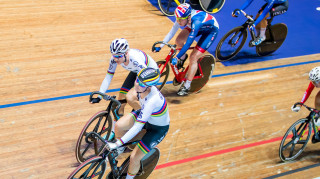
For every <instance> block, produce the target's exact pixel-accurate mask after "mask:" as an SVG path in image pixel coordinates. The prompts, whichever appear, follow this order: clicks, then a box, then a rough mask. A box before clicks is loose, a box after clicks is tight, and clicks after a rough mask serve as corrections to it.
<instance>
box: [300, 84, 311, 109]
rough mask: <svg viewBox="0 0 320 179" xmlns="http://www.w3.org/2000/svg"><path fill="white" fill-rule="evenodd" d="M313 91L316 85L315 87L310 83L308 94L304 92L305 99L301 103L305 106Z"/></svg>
mask: <svg viewBox="0 0 320 179" xmlns="http://www.w3.org/2000/svg"><path fill="white" fill-rule="evenodd" d="M313 89H314V85H313V83H312V82H310V83H309V86H308V88H307V90H306V92H304V94H303V97H302V99H301V101H300V102H301V103H303V104H304V103H305V102H306V101H307V99H308V98H309V96H310V94H311V92H312V91H313Z"/></svg>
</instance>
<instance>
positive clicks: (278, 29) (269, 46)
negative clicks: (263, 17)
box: [256, 23, 288, 56]
mask: <svg viewBox="0 0 320 179" xmlns="http://www.w3.org/2000/svg"><path fill="white" fill-rule="evenodd" d="M270 28H271V31H272V34H273V37H274V41H272V40H271V37H270V30H269V29H268V28H267V30H266V40H265V41H263V42H262V43H261V44H260V45H258V46H256V53H257V54H258V55H259V56H266V55H270V54H272V53H273V52H275V51H276V50H278V49H279V48H280V47H281V45H282V43H283V42H284V40H285V39H286V37H287V33H288V27H287V25H286V24H283V23H278V24H275V25H272V26H271V27H270Z"/></svg>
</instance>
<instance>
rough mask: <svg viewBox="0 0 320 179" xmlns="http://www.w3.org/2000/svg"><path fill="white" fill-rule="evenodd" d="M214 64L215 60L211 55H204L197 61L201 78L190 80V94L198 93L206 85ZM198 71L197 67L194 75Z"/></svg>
mask: <svg viewBox="0 0 320 179" xmlns="http://www.w3.org/2000/svg"><path fill="white" fill-rule="evenodd" d="M215 64H216V62H215V58H214V57H213V56H212V55H211V54H210V55H205V56H203V57H201V58H200V59H199V60H198V65H199V66H200V67H201V69H202V73H203V76H202V78H198V79H193V80H192V82H191V87H190V90H189V91H190V92H192V93H196V92H198V91H200V90H201V89H202V88H203V87H204V86H205V85H206V84H207V83H208V81H209V80H210V78H211V75H212V73H213V71H214V67H215ZM199 70H200V69H199V67H198V70H197V72H196V74H197V73H199Z"/></svg>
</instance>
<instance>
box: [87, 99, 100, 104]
mask: <svg viewBox="0 0 320 179" xmlns="http://www.w3.org/2000/svg"><path fill="white" fill-rule="evenodd" d="M100 101H101V99H100V98H92V100H91V101H90V103H92V104H93V103H99V102H100Z"/></svg>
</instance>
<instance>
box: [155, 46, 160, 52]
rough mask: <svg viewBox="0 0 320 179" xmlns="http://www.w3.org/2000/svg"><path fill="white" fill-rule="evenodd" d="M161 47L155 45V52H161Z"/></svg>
mask: <svg viewBox="0 0 320 179" xmlns="http://www.w3.org/2000/svg"><path fill="white" fill-rule="evenodd" d="M160 50H161V48H160V47H154V50H153V52H160Z"/></svg>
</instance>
